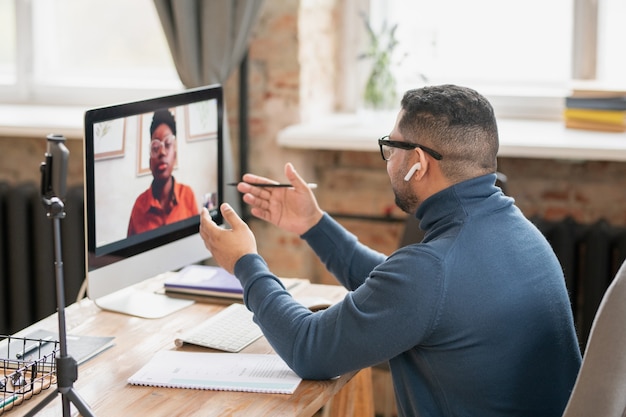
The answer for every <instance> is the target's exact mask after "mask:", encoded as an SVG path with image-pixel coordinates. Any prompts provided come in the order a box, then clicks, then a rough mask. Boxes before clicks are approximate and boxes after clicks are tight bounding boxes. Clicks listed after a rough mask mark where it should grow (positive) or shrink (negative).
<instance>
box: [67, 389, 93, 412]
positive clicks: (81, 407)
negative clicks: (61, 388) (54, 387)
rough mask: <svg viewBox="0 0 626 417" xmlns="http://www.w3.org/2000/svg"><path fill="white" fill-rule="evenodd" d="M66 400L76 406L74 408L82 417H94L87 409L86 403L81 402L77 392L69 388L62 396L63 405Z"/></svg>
mask: <svg viewBox="0 0 626 417" xmlns="http://www.w3.org/2000/svg"><path fill="white" fill-rule="evenodd" d="M66 400H67V401H68V403H69V402H70V401H71V402H72V404H74V405H75V406H76V408H77V409H78V411H79V412H80V415H81V416H82V417H94V416H95V414H94V413H93V412H92V411H91V410H90V409H89V406H88V405H87V403H86V402H85V401H83V399H82V398H81V397H80V395H78V392H76V391H75V390H74V389H73V388H70V389H69V390H68V391H67V392H66V393H64V394H63V401H64V403H65V401H66ZM64 405H65V404H64ZM68 407H69V404H68ZM64 415H65V414H64ZM67 415H69V414H67Z"/></svg>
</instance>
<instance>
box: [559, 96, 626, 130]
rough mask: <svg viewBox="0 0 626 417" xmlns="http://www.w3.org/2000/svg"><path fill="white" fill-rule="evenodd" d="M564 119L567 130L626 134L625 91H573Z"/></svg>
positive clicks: (568, 99) (567, 103)
mask: <svg viewBox="0 0 626 417" xmlns="http://www.w3.org/2000/svg"><path fill="white" fill-rule="evenodd" d="M564 119H565V126H566V127H568V128H573V129H587V130H598V131H604V132H626V91H614V90H583V89H580V90H573V91H572V94H571V95H570V96H568V97H566V98H565V111H564Z"/></svg>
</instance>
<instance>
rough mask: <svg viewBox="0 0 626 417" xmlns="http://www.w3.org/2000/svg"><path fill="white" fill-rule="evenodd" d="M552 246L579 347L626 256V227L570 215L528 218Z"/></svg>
mask: <svg viewBox="0 0 626 417" xmlns="http://www.w3.org/2000/svg"><path fill="white" fill-rule="evenodd" d="M531 221H532V222H533V223H534V224H535V225H536V226H537V227H538V228H539V230H540V231H541V232H542V233H543V234H544V236H546V238H547V239H548V241H549V242H550V245H551V246H552V248H553V249H554V252H555V253H556V255H557V257H558V259H559V262H560V263H561V266H562V267H563V272H564V274H565V281H566V285H567V288H568V291H569V293H570V298H571V302H572V309H573V312H574V320H575V322H576V328H577V331H578V338H579V341H580V345H581V347H583V348H584V346H585V345H586V343H587V338H588V336H589V330H590V329H591V324H592V322H593V318H594V316H595V314H596V311H597V309H598V306H599V305H600V301H601V300H602V296H603V295H604V292H605V291H606V289H607V288H608V286H609V284H610V283H611V281H612V280H613V277H614V276H615V274H616V272H617V270H618V269H619V267H620V265H621V264H622V262H623V261H624V259H626V228H623V227H617V226H611V225H610V224H609V223H607V222H606V221H604V220H601V221H598V222H596V223H594V224H588V225H585V224H579V223H576V222H575V221H574V220H573V219H571V218H565V219H564V220H561V221H558V222H554V221H553V222H551V221H546V220H543V219H539V218H531Z"/></svg>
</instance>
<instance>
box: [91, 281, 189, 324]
mask: <svg viewBox="0 0 626 417" xmlns="http://www.w3.org/2000/svg"><path fill="white" fill-rule="evenodd" d="M94 302H95V304H96V305H97V306H98V307H100V308H101V309H103V310H108V311H114V312H117V313H123V314H128V315H130V316H136V317H143V318H146V319H158V318H161V317H165V316H167V315H169V314H172V313H174V312H176V311H178V310H181V309H183V308H185V307H188V306H190V305H192V304H193V303H194V301H193V300H185V299H182V298H172V297H168V296H167V295H165V294H159V293H156V292H154V291H150V290H148V289H146V288H137V287H128V288H124V289H122V290H119V291H116V292H114V293H112V294H108V295H105V296H104V297H100V298H97V299H96V300H94Z"/></svg>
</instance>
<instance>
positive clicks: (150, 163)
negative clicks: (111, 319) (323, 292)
mask: <svg viewBox="0 0 626 417" xmlns="http://www.w3.org/2000/svg"><path fill="white" fill-rule="evenodd" d="M222 118H223V95H222V88H221V86H219V85H213V86H208V87H201V88H196V89H190V90H186V91H183V92H180V93H176V94H172V95H169V96H164V97H158V98H151V99H148V100H143V101H136V102H131V103H125V104H119V105H114V106H109V107H102V108H96V109H92V110H88V111H87V112H86V113H85V146H84V151H85V152H84V156H85V160H84V167H85V223H86V225H85V229H86V239H85V240H86V258H87V259H86V269H87V296H88V297H89V298H90V299H92V300H94V301H95V303H96V304H97V305H98V306H99V307H100V308H102V309H106V310H112V311H118V312H122V313H126V314H131V315H135V316H140V317H162V316H165V315H167V314H169V313H171V312H173V311H176V310H178V309H180V308H183V307H185V306H187V305H189V304H190V303H192V301H189V300H182V299H176V298H170V297H168V296H166V295H164V294H163V293H162V292H160V291H153V290H152V289H151V288H147V287H146V286H145V285H144V286H143V287H146V288H142V285H135V284H138V283H141V282H143V281H145V280H146V279H148V278H151V277H154V276H157V275H159V274H162V273H165V272H169V271H175V270H177V269H180V268H182V267H184V266H186V265H189V264H192V263H197V262H201V261H203V260H206V259H208V258H210V256H211V254H210V253H209V251H208V250H207V249H206V247H205V246H204V243H203V242H202V239H201V238H200V236H199V224H200V217H199V215H198V213H199V212H200V211H201V209H202V207H207V208H208V209H209V212H210V213H211V216H212V217H213V220H214V221H215V222H216V223H218V224H222V219H221V215H220V213H219V209H218V208H219V205H220V204H221V203H222V201H223V192H222V188H223V170H222V167H223V154H222V152H223V146H222V123H223V120H222ZM170 177H173V179H171V178H170ZM168 184H169V186H172V185H173V189H170V188H171V187H168ZM163 187H165V188H163ZM194 201H195V202H194ZM131 213H132V214H131ZM131 217H132V219H131ZM159 289H160V288H159Z"/></svg>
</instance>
